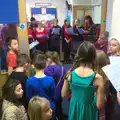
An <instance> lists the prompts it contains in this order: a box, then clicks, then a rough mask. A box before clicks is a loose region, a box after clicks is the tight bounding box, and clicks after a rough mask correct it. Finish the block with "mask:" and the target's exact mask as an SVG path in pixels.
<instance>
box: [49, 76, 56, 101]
mask: <svg viewBox="0 0 120 120" xmlns="http://www.w3.org/2000/svg"><path fill="white" fill-rule="evenodd" d="M50 87H51V88H50V94H51V99H52V100H53V101H54V100H55V98H56V95H55V81H54V79H53V78H52V77H51V86H50Z"/></svg>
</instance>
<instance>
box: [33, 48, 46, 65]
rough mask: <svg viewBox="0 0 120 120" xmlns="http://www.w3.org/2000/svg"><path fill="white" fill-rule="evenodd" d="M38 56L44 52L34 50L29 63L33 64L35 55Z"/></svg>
mask: <svg viewBox="0 0 120 120" xmlns="http://www.w3.org/2000/svg"><path fill="white" fill-rule="evenodd" d="M39 54H44V52H42V51H40V50H34V51H33V52H32V54H31V62H32V64H33V60H34V58H35V57H36V55H39Z"/></svg>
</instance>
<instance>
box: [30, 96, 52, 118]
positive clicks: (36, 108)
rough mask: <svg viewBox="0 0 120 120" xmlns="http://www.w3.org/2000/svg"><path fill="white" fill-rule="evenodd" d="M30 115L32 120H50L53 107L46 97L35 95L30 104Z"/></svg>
mask: <svg viewBox="0 0 120 120" xmlns="http://www.w3.org/2000/svg"><path fill="white" fill-rule="evenodd" d="M28 116H29V118H30V120H49V119H51V117H52V109H51V108H50V103H49V101H48V100H47V99H46V98H42V97H38V96H35V97H33V98H32V99H31V100H30V102H29V105H28Z"/></svg>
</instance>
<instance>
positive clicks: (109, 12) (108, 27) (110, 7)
mask: <svg viewBox="0 0 120 120" xmlns="http://www.w3.org/2000/svg"><path fill="white" fill-rule="evenodd" d="M113 1H114V0H109V1H108V3H107V19H106V30H107V31H108V32H109V34H110V36H112V25H111V24H112V16H113V15H112V14H113Z"/></svg>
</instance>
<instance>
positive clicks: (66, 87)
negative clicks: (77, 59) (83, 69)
mask: <svg viewBox="0 0 120 120" xmlns="http://www.w3.org/2000/svg"><path fill="white" fill-rule="evenodd" d="M70 79H71V76H70V75H69V76H68V80H70ZM68 80H67V79H65V80H64V84H63V87H62V91H61V96H62V97H66V96H69V95H70V94H71V90H70V86H69V83H68Z"/></svg>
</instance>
